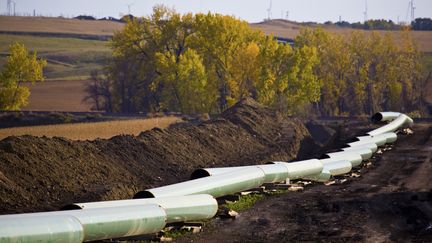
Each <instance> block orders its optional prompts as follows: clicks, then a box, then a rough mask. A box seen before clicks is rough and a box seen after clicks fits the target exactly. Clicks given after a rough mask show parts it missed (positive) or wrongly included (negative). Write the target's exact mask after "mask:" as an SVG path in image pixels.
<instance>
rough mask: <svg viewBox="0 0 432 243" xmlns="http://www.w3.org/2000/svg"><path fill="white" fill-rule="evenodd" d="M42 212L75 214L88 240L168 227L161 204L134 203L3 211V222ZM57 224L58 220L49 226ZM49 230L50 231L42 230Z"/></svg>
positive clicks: (34, 216)
mask: <svg viewBox="0 0 432 243" xmlns="http://www.w3.org/2000/svg"><path fill="white" fill-rule="evenodd" d="M41 216H45V217H57V216H72V217H75V218H76V219H78V221H79V222H80V223H81V225H82V227H83V229H84V241H95V240H104V239H112V238H121V237H128V236H137V235H144V234H149V233H156V232H159V231H160V230H162V229H163V228H164V227H165V223H166V213H165V210H163V209H162V208H161V207H160V206H159V205H155V204H147V205H134V206H124V207H123V206H122V207H112V208H94V209H88V210H65V211H55V212H42V213H25V214H10V215H1V216H0V222H6V223H7V222H8V221H9V220H15V221H16V222H21V223H23V224H24V223H25V222H27V221H29V220H33V219H35V220H34V221H33V222H34V223H35V222H36V221H37V220H36V219H38V218H40V217H41ZM51 227H56V226H55V223H54V222H53V223H52V224H49V227H48V228H47V229H48V230H50V228H51ZM41 233H47V232H41Z"/></svg>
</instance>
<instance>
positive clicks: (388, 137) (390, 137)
mask: <svg viewBox="0 0 432 243" xmlns="http://www.w3.org/2000/svg"><path fill="white" fill-rule="evenodd" d="M372 138H375V139H379V140H384V139H385V143H387V144H388V143H394V142H396V140H397V134H396V133H394V132H387V133H383V134H379V135H375V136H359V137H356V138H355V139H356V140H357V141H370V139H372ZM380 146H381V145H380Z"/></svg>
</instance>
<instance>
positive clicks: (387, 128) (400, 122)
mask: <svg viewBox="0 0 432 243" xmlns="http://www.w3.org/2000/svg"><path fill="white" fill-rule="evenodd" d="M412 124H413V120H412V119H411V118H410V117H409V116H407V115H405V114H400V115H399V116H398V117H397V118H396V119H395V120H393V121H392V122H390V123H389V124H387V125H384V126H382V127H380V128H377V129H375V130H372V131H370V132H368V134H369V135H371V136H376V135H379V134H383V133H388V132H394V131H396V130H397V129H399V128H401V127H405V126H411V125H412Z"/></svg>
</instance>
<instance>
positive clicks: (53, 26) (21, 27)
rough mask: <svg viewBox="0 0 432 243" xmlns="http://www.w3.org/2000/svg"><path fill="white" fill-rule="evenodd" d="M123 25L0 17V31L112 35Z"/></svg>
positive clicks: (72, 20)
mask: <svg viewBox="0 0 432 243" xmlns="http://www.w3.org/2000/svg"><path fill="white" fill-rule="evenodd" d="M123 26H124V24H123V23H118V22H113V21H104V20H98V21H91V20H78V19H65V18H47V17H10V16H0V31H18V32H46V33H70V34H87V35H113V33H114V31H116V30H120V29H122V28H123Z"/></svg>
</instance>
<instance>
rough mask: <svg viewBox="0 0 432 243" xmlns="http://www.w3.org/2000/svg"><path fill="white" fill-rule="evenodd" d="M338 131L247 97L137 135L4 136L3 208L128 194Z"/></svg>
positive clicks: (303, 151) (291, 150) (311, 146)
mask: <svg viewBox="0 0 432 243" xmlns="http://www.w3.org/2000/svg"><path fill="white" fill-rule="evenodd" d="M309 127H315V128H316V126H315V125H314V124H310V125H309ZM311 131H312V130H311ZM336 135H337V134H336V132H334V131H332V129H327V130H325V131H324V132H323V133H319V132H317V131H316V129H315V130H314V135H313V136H311V134H310V133H309V131H308V129H307V128H306V127H305V126H304V124H303V122H302V121H300V120H298V119H294V118H289V117H287V116H285V115H283V114H280V113H277V112H275V111H273V110H271V109H269V108H266V107H264V106H261V105H259V104H258V103H256V102H255V101H253V100H251V99H245V100H242V101H241V102H239V103H238V104H236V105H235V106H233V107H232V108H230V109H229V110H227V111H226V112H224V113H223V114H222V115H221V116H220V117H219V118H216V119H212V120H210V121H206V122H202V123H199V124H188V123H186V124H182V125H177V126H175V127H171V128H168V129H165V130H161V129H153V130H151V131H146V132H143V133H141V134H140V135H139V136H136V137H135V136H126V135H123V136H116V137H113V138H111V139H108V140H104V139H100V140H95V141H72V140H68V139H65V138H46V137H41V138H38V137H33V136H20V137H8V138H6V139H4V140H2V141H0V214H6V213H23V212H35V211H47V210H57V209H58V208H60V207H61V206H63V205H65V204H69V203H73V202H86V201H98V200H112V199H128V198H131V197H132V196H133V194H134V193H136V192H137V191H139V190H143V189H147V188H152V187H156V186H162V185H168V184H171V183H176V182H180V181H184V180H187V179H188V177H189V175H190V173H191V172H192V171H193V170H194V169H197V168H200V167H217V166H235V165H251V164H261V163H265V162H268V161H271V160H284V161H289V160H292V159H294V158H296V157H299V158H300V157H304V156H306V155H307V156H310V155H312V154H314V153H318V152H320V151H321V150H322V149H324V147H326V146H327V145H328V144H327V143H329V142H328V141H332V137H334V136H336ZM322 136H326V138H322ZM327 140H328V141H327ZM323 141H324V142H323ZM326 141H327V142H326Z"/></svg>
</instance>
